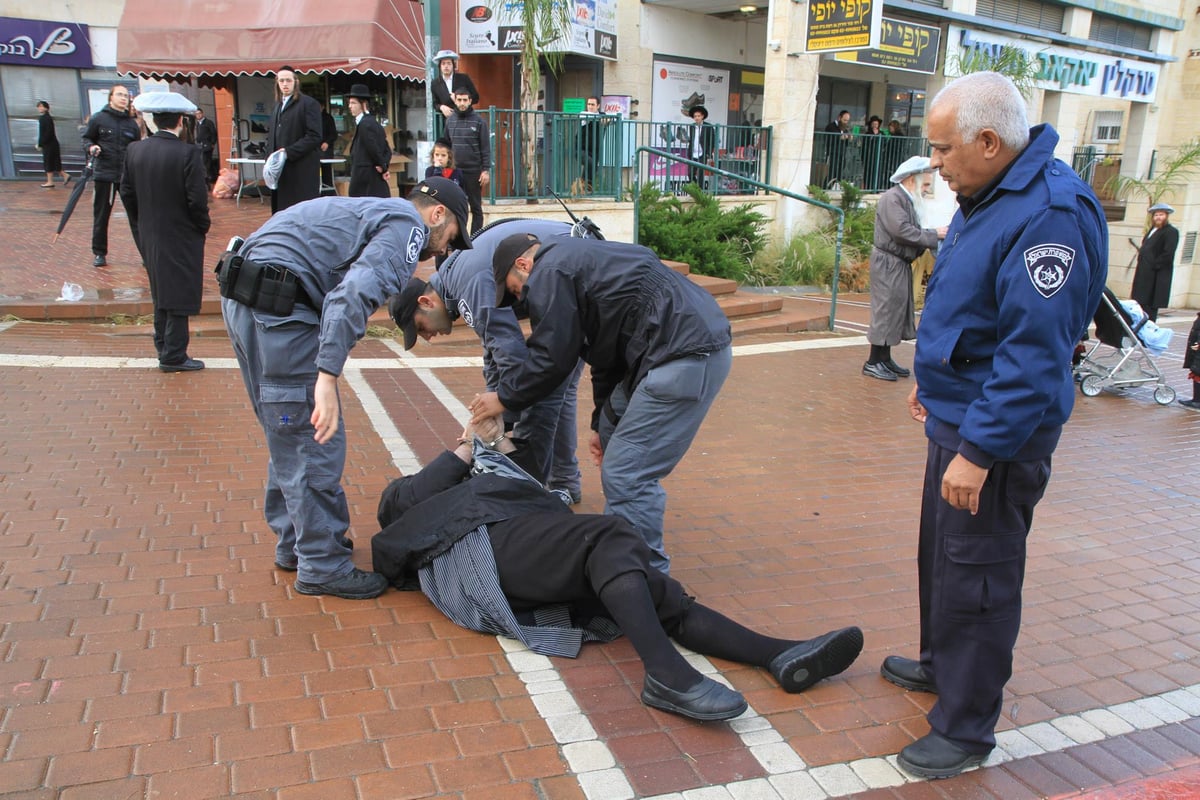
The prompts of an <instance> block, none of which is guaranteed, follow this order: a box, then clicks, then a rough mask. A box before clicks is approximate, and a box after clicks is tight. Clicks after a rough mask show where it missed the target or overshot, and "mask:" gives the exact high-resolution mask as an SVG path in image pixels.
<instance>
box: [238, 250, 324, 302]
mask: <svg viewBox="0 0 1200 800" xmlns="http://www.w3.org/2000/svg"><path fill="white" fill-rule="evenodd" d="M214 272H216V274H217V285H218V286H219V287H220V291H221V297H227V298H229V299H230V300H236V301H237V302H239V303H241V304H242V305H246V306H250V307H251V308H253V309H255V310H258V311H264V312H266V313H268V314H274V315H276V316H280V317H286V316H287V315H289V314H291V313H292V310H293V309H294V308H295V307H296V303H303V304H304V305H306V306H308V307H309V308H311V309H313V310H314V311H316V312H317V313H320V311H321V307H320V306H319V305H317V304H316V303H314V302H313V300H312V298H310V297H309V296H308V293H307V292H306V291H304V287H303V286H302V285H301V284H300V280H299V278H298V277H297V276H296V273H295V272H293V271H292V270H290V269H288V268H287V267H277V266H274V265H273V264H260V263H259V262H257V261H251V260H250V259H248V258H242V257H241V256H239V255H238V254H237V253H234V252H232V251H229V252H226V253H225V254H224V255H222V256H221V260H220V261H218V262H217V267H216V269H215V270H214Z"/></svg>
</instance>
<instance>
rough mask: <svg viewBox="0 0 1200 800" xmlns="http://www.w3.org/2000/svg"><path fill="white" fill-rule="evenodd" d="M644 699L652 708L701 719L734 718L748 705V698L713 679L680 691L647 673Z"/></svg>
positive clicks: (643, 689) (643, 686)
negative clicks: (664, 684)
mask: <svg viewBox="0 0 1200 800" xmlns="http://www.w3.org/2000/svg"><path fill="white" fill-rule="evenodd" d="M642 702H643V703H645V704H646V705H648V706H650V707H651V708H657V709H660V710H662V711H670V712H671V713H672V714H680V715H682V716H685V717H691V718H692V719H699V720H714V719H733V718H734V717H737V716H740V715H741V714H742V713H744V712H745V711H746V708H747V705H746V698H744V697H742V696H741V695H740V694H739V693H737V692H735V691H734V690H733V689H730V688H729V687H728V686H725V685H723V684H720V683H717V682H716V681H714V680H713V679H712V678H704V679H702V680H701V681H700V683H699V685H698V686H696V687H695V688H694V689H692V690H690V691H687V692H677V691H675V690H674V689H671V688H669V687H666V686H663V685H662V684H661V683H659V682H658V681H657V680H655V679H654V677H653V676H651V675H647V676H646V682H645V683H644V684H643V685H642Z"/></svg>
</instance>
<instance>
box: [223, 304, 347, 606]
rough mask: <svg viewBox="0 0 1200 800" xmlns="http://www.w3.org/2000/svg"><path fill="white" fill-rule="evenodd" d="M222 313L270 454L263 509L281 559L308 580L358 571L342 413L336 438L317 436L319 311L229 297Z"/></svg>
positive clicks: (316, 581)
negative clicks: (282, 313) (265, 307)
mask: <svg viewBox="0 0 1200 800" xmlns="http://www.w3.org/2000/svg"><path fill="white" fill-rule="evenodd" d="M221 311H222V313H223V314H224V316H225V328H226V330H228V332H229V340H230V342H231V343H232V344H233V349H234V352H235V353H236V355H237V359H238V366H240V367H241V370H242V381H243V382H244V383H245V384H246V392H247V393H248V394H249V395H250V402H251V403H252V404H253V406H254V413H255V414H256V415H257V416H258V421H259V424H260V425H262V429H263V433H265V434H266V438H267V450H268V452H270V454H271V460H270V463H268V464H267V491H266V497H265V498H264V501H263V511H264V513H265V515H266V518H267V525H268V526H270V528H271V530H272V531H274V532H275V536H276V537H277V542H276V546H275V560H276V562H278V563H280V564H284V565H291V564H295V565H296V568H297V573H296V577H297V578H299V579H300V580H301V581H304V582H305V583H326V582H328V581H331V580H333V579H334V578H338V577H341V576H342V575H345V574H347V573H349V572H350V571H352V570H353V569H354V564H353V562H352V561H351V560H350V554H351V550H350V548H348V547H346V546H345V545H343V544H342V540H343V538H344V537H345V534H346V531H347V529H349V527H350V509H349V507H348V506H347V504H346V495H345V493H344V492H343V491H342V471H343V470H344V469H345V466H346V429H345V426H344V425H343V423H342V419H341V416H340V414H339V417H338V431H337V433H336V434H335V435H334V437H333V438H332V439H330V440H329V441H328V442H326V443H325V444H317V442H316V441H315V440H314V439H313V430H314V429H313V426H312V422H311V421H310V419H311V417H312V411H313V391H314V388H315V386H316V383H317V348H318V336H319V334H320V327H319V324H318V320H317V318H316V313H315V312H313V311H312V310H311V309H308V308H306V307H304V306H299V305H298V306H297V307H296V311H295V312H294V313H293V315H292V316H290V317H276V316H273V315H270V314H263V313H261V312H258V311H255V310H253V309H251V308H249V307H248V306H244V305H242V304H241V303H238V302H236V301H234V300H230V299H228V298H226V299H223V300H222V301H221Z"/></svg>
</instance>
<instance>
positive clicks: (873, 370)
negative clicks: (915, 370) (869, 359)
mask: <svg viewBox="0 0 1200 800" xmlns="http://www.w3.org/2000/svg"><path fill="white" fill-rule="evenodd" d="M863 375H867V376H868V377H871V378H878V379H879V380H881V381H894V380H896V373H894V372H892V371H891V370H890V369H888V368H887V367H885V366H884V365H883V364H882V363H879V364H871V363H866V364H863Z"/></svg>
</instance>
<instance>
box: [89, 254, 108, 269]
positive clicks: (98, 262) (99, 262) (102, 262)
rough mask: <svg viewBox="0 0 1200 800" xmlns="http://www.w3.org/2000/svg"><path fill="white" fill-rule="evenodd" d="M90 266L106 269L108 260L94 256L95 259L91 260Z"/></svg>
mask: <svg viewBox="0 0 1200 800" xmlns="http://www.w3.org/2000/svg"><path fill="white" fill-rule="evenodd" d="M92 266H93V267H107V266H108V259H106V258H105V257H104V256H96V257H95V258H93V259H92Z"/></svg>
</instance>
